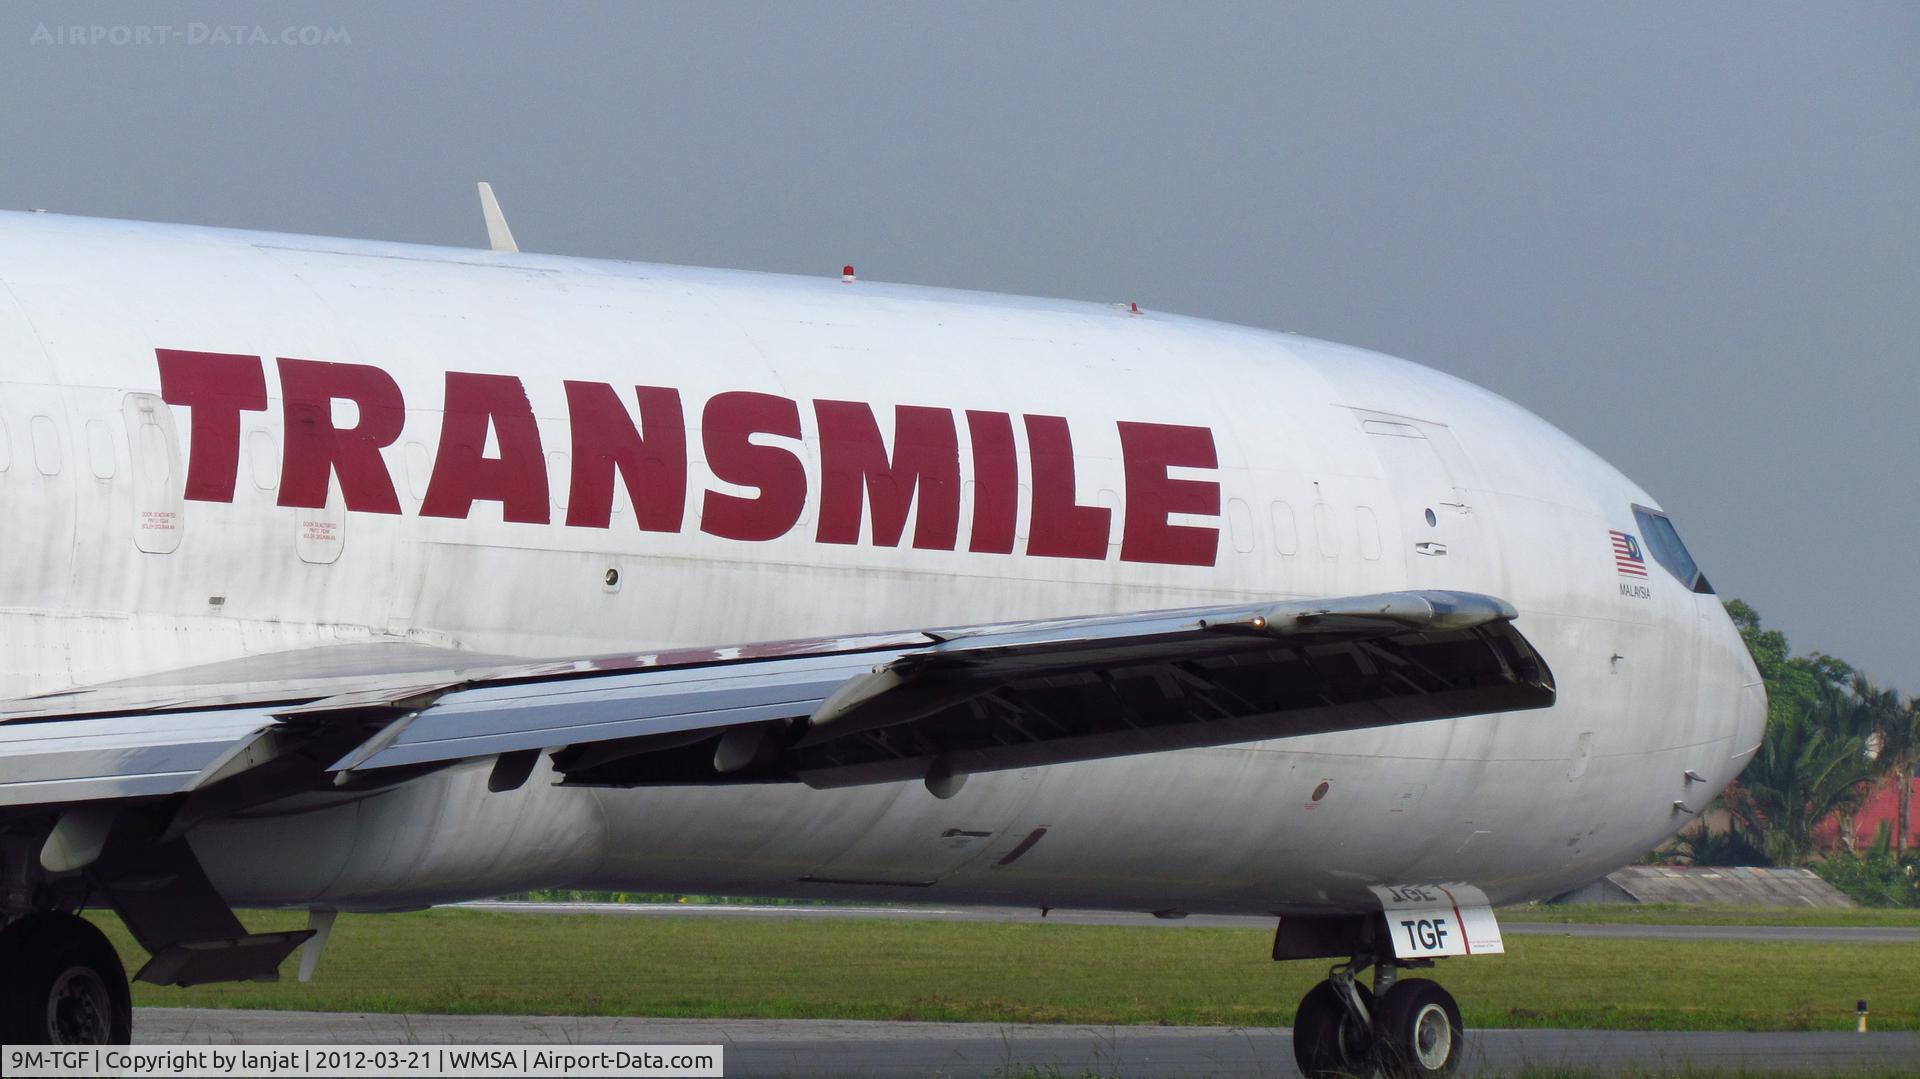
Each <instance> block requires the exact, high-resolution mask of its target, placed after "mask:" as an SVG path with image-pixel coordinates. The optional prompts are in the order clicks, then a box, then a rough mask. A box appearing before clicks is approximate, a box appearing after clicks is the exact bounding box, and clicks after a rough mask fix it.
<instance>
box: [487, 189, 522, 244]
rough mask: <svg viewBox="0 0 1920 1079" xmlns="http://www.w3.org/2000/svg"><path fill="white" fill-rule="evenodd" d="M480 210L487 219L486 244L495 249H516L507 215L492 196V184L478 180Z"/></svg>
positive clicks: (497, 200)
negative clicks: (508, 225)
mask: <svg viewBox="0 0 1920 1079" xmlns="http://www.w3.org/2000/svg"><path fill="white" fill-rule="evenodd" d="M480 212H481V213H482V214H484V215H485V216H486V219H487V246H488V247H491V248H493V249H494V250H495V251H518V250H520V245H518V244H516V243H514V242H513V230H512V229H509V228H508V227H507V215H506V214H503V213H501V212H500V200H499V199H496V198H494V197H493V185H492V184H490V183H487V182H486V181H485V180H482V181H480Z"/></svg>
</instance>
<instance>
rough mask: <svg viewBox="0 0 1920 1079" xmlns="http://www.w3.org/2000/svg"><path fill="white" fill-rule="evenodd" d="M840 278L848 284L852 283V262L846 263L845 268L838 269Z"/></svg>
mask: <svg viewBox="0 0 1920 1079" xmlns="http://www.w3.org/2000/svg"><path fill="white" fill-rule="evenodd" d="M840 280H841V281H844V282H846V283H847V284H849V285H851V284H853V281H854V277H853V264H852V263H848V264H847V266H846V268H845V269H842V270H841V271H840Z"/></svg>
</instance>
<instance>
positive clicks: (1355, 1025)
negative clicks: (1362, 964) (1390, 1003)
mask: <svg viewBox="0 0 1920 1079" xmlns="http://www.w3.org/2000/svg"><path fill="white" fill-rule="evenodd" d="M1347 984H1348V985H1350V986H1352V987H1353V989H1354V992H1355V993H1356V994H1358V996H1359V998H1360V1003H1361V1004H1362V1005H1363V1006H1364V1007H1365V1008H1366V1009H1367V1012H1368V1014H1372V1012H1373V990H1371V989H1368V988H1367V987H1366V986H1364V985H1362V984H1360V983H1359V982H1356V981H1354V980H1352V979H1351V978H1348V979H1347ZM1293 1061H1294V1063H1296V1064H1298V1065H1300V1074H1301V1075H1304V1076H1306V1079H1352V1077H1354V1076H1367V1075H1371V1074H1372V1073H1373V1068H1374V1051H1373V1032H1372V1031H1370V1030H1368V1029H1367V1023H1366V1020H1364V1019H1362V1018H1361V1017H1360V1016H1358V1015H1355V1014H1354V1012H1353V1009H1352V1008H1351V1007H1349V1006H1348V1004H1347V1002H1346V1001H1344V1000H1341V999H1340V990H1339V989H1338V988H1336V987H1335V986H1334V983H1333V981H1332V980H1331V979H1329V980H1327V981H1323V982H1321V983H1320V984H1319V985H1316V986H1314V987H1313V988H1312V989H1309V990H1307V995H1306V996H1304V997H1302V998H1301V999H1300V1009H1299V1011H1296V1012H1295V1013H1294V1015H1293Z"/></svg>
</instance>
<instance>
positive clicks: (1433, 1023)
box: [1373, 978, 1465, 1079]
mask: <svg viewBox="0 0 1920 1079" xmlns="http://www.w3.org/2000/svg"><path fill="white" fill-rule="evenodd" d="M1373 1030H1374V1037H1375V1041H1376V1044H1377V1046H1378V1049H1379V1054H1380V1064H1381V1067H1382V1068H1383V1070H1385V1072H1386V1073H1387V1074H1388V1075H1389V1076H1393V1077H1394V1079H1429V1077H1437V1076H1443V1075H1451V1074H1453V1069H1454V1067H1455V1066H1456V1065H1458V1064H1459V1063H1460V1046H1461V1043H1462V1041H1463V1040H1464V1038H1465V1028H1464V1027H1462V1025H1461V1023H1460V1006H1459V1005H1458V1004H1455V1003H1454V1002H1453V994H1451V993H1449V992H1447V991H1446V990H1445V989H1442V988H1440V984H1439V983H1438V982H1433V981H1429V980H1427V979H1425V978H1409V979H1407V980H1406V981H1396V982H1394V983H1393V985H1392V986H1391V987H1389V988H1388V989H1387V992H1386V995H1385V996H1383V997H1381V998H1380V1006H1379V1007H1377V1008H1375V1009H1374V1011H1373Z"/></svg>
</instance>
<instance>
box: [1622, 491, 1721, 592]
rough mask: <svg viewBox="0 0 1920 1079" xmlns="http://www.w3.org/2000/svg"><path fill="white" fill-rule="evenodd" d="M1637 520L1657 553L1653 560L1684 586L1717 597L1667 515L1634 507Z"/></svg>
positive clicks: (1651, 549)
mask: <svg viewBox="0 0 1920 1079" xmlns="http://www.w3.org/2000/svg"><path fill="white" fill-rule="evenodd" d="M1633 519H1634V520H1636V521H1638V522H1640V534H1641V535H1643V536H1645V537H1646V538H1647V550H1649V551H1651V552H1653V560H1654V561H1655V562H1658V563H1660V565H1662V566H1663V567H1665V568H1666V571H1667V572H1668V573H1671V574H1673V575H1674V576H1675V577H1677V578H1679V581H1680V583H1681V584H1683V585H1686V586H1687V587H1688V588H1689V589H1691V590H1693V591H1695V592H1699V593H1701V594H1703V595H1708V596H1711V595H1713V586H1712V585H1710V584H1708V583H1707V575H1706V574H1704V573H1701V572H1700V567H1699V566H1698V565H1696V564H1695V563H1694V561H1693V556H1692V555H1690V554H1688V553H1687V545H1686V544H1684V543H1681V542H1680V533H1678V532H1676V531H1674V529H1673V522H1672V521H1670V520H1668V519H1667V515H1666V514H1664V513H1656V512H1655V511H1653V510H1650V509H1643V508H1641V507H1639V506H1635V507H1633Z"/></svg>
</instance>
